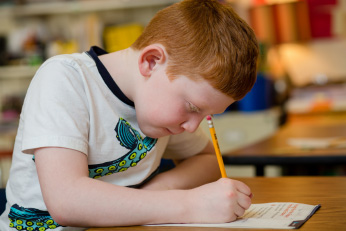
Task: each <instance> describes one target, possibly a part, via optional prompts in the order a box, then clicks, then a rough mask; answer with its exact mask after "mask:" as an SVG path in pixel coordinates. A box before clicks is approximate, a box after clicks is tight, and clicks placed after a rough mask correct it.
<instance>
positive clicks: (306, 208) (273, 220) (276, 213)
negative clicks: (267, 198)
mask: <svg viewBox="0 0 346 231" xmlns="http://www.w3.org/2000/svg"><path fill="white" fill-rule="evenodd" d="M318 208H320V205H307V204H300V203H292V202H285V203H283V202H273V203H264V204H252V205H251V206H250V208H249V209H248V210H246V212H245V214H244V215H243V216H242V217H239V218H238V219H237V220H236V221H233V222H229V223H220V224H160V225H155V226H189V227H218V228H266V229H271V228H272V229H297V228H299V227H300V226H301V225H303V224H304V223H305V222H306V221H307V220H308V219H309V218H310V217H311V216H312V215H313V214H314V213H315V212H316V210H317V209H318Z"/></svg>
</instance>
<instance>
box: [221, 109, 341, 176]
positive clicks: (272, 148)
mask: <svg viewBox="0 0 346 231" xmlns="http://www.w3.org/2000/svg"><path fill="white" fill-rule="evenodd" d="M337 136H343V137H345V136H346V113H338V114H327V115H326V114H323V115H305V116H290V118H289V120H288V122H287V123H286V124H285V125H284V126H283V127H281V128H280V129H279V130H278V132H277V133H275V134H274V135H273V136H271V137H269V138H267V139H265V140H262V141H260V142H258V143H255V144H253V145H250V146H247V147H245V148H242V149H239V150H235V151H232V152H228V153H223V158H224V162H225V164H229V165H231V164H233V165H255V166H256V175H257V176H263V175H264V167H265V165H281V166H287V165H291V166H292V165H304V167H305V166H307V167H309V166H310V169H312V172H311V174H310V175H317V174H318V172H313V170H314V169H316V166H321V165H324V166H326V165H342V164H346V148H325V149H315V150H311V149H300V148H295V147H292V146H289V145H288V143H287V140H288V139H289V138H328V137H337Z"/></svg>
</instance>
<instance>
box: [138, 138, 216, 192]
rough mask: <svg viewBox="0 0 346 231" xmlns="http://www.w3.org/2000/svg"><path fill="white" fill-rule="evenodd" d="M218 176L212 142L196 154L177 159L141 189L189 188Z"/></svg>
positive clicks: (211, 180) (214, 179)
mask: <svg viewBox="0 0 346 231" xmlns="http://www.w3.org/2000/svg"><path fill="white" fill-rule="evenodd" d="M219 178H220V169H219V166H218V163H217V158H216V155H215V151H214V147H213V144H212V143H211V142H210V141H209V142H208V144H207V146H206V147H205V148H204V149H203V150H202V151H201V152H200V153H198V154H197V155H195V156H192V157H190V158H187V159H185V160H182V161H178V162H177V165H176V167H175V168H173V169H171V170H169V171H166V172H164V173H161V174H159V175H157V176H156V177H155V178H153V179H152V180H151V181H149V182H148V183H147V184H145V185H144V186H143V187H142V188H143V189H150V190H165V189H191V188H195V187H198V186H200V185H203V184H206V183H210V182H213V181H216V180H217V179H219Z"/></svg>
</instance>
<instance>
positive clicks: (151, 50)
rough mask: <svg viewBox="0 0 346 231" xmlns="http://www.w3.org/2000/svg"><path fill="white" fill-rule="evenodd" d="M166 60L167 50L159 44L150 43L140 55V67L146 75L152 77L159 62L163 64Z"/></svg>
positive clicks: (141, 71)
mask: <svg viewBox="0 0 346 231" xmlns="http://www.w3.org/2000/svg"><path fill="white" fill-rule="evenodd" d="M165 60H166V53H165V50H164V49H163V48H162V47H161V46H159V45H155V44H154V45H149V46H147V47H145V48H144V49H143V50H142V51H141V53H140V56H139V59H138V67H139V71H140V73H141V74H142V75H143V76H145V77H150V76H151V74H152V71H153V70H154V68H155V67H156V66H157V65H158V64H163V63H164V62H165Z"/></svg>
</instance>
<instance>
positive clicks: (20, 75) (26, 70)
mask: <svg viewBox="0 0 346 231" xmlns="http://www.w3.org/2000/svg"><path fill="white" fill-rule="evenodd" d="M38 68H39V66H25V65H21V66H3V67H0V80H2V79H25V78H32V77H34V75H35V73H36V71H37V69H38Z"/></svg>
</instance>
